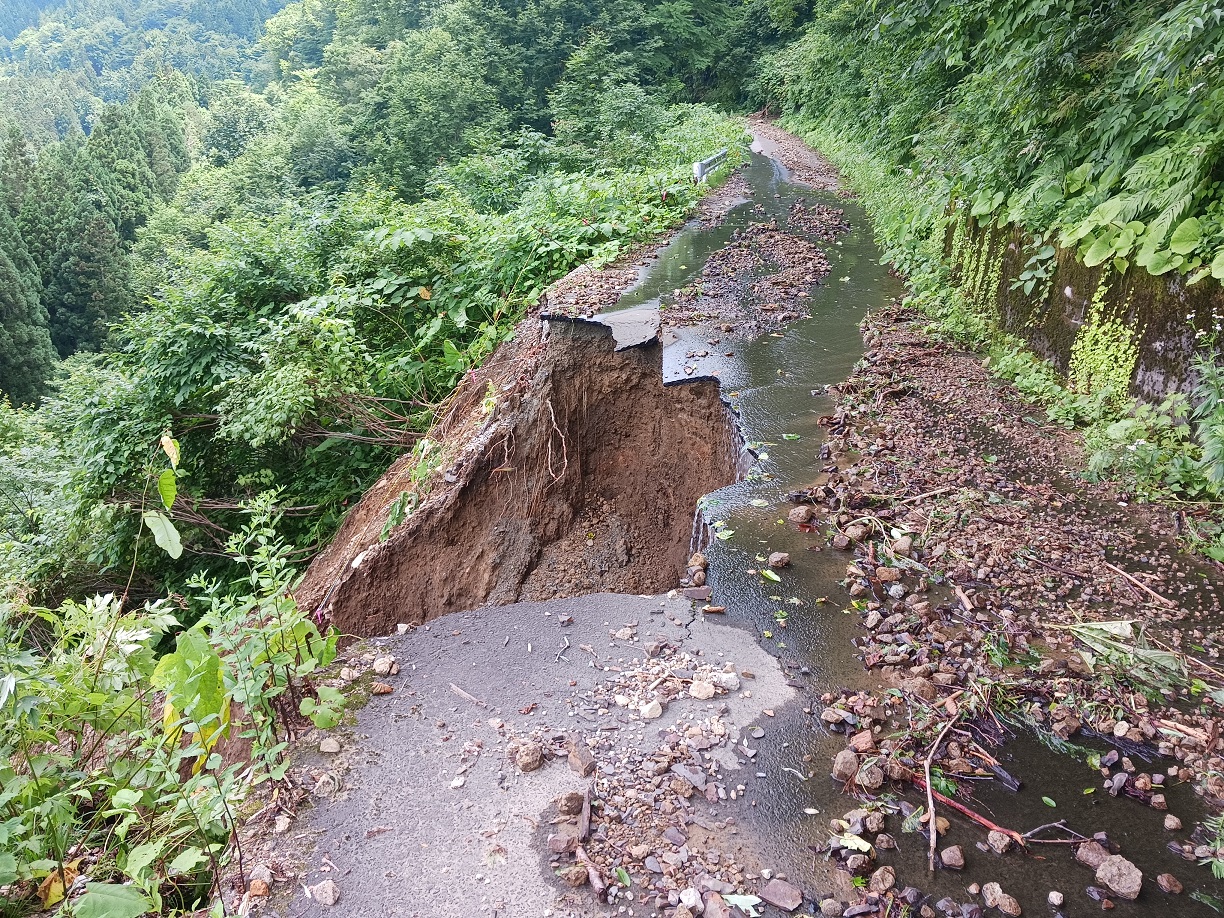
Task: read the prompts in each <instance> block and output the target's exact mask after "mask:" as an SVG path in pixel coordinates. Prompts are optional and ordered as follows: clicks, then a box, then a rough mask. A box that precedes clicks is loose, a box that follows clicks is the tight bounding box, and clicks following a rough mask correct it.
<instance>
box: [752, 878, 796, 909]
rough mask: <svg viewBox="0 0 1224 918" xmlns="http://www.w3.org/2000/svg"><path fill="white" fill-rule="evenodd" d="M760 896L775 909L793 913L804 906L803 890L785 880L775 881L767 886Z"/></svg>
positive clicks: (771, 881)
mask: <svg viewBox="0 0 1224 918" xmlns="http://www.w3.org/2000/svg"><path fill="white" fill-rule="evenodd" d="M760 896H761V898H762V899H764V900H765V901H766V902H768V903H769V904H770V905H772V906H773V907H774V908H780V909H782V911H784V912H792V911H794V910H795V909H797V908H798V907H799V906H800V905H802V904H803V890H801V889H800V888H799V887H798V886H795V885H793V884H791V883H787V882H786V881H785V880H778V879H773V880H770V881H769V882H768V883H766V884H765V888H764V889H762V890H761V892H760Z"/></svg>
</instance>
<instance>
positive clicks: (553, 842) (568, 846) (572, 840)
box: [548, 835, 578, 854]
mask: <svg viewBox="0 0 1224 918" xmlns="http://www.w3.org/2000/svg"><path fill="white" fill-rule="evenodd" d="M548 850H549V851H551V852H552V853H553V854H573V853H574V852H575V851H577V850H578V838H577V836H574V835H550V836H548Z"/></svg>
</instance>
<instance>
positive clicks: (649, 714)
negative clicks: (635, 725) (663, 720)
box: [638, 698, 663, 720]
mask: <svg viewBox="0 0 1224 918" xmlns="http://www.w3.org/2000/svg"><path fill="white" fill-rule="evenodd" d="M638 713H639V714H641V715H642V719H643V720H657V719H658V718H660V717H662V716H663V703H662V702H661V701H659V699H658V698H656V699H655V700H654V701H651V702H649V703H647V704H644V705H642V707H641V710H640V711H639V712H638Z"/></svg>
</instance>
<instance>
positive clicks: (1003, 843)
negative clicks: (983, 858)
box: [986, 829, 1012, 854]
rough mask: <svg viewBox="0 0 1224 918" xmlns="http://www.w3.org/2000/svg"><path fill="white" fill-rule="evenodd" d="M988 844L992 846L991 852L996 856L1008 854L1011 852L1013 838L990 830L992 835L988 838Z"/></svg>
mask: <svg viewBox="0 0 1224 918" xmlns="http://www.w3.org/2000/svg"><path fill="white" fill-rule="evenodd" d="M986 844H988V845H990V850H991V851H993V852H994V853H995V854H1006V853H1007V852H1008V851H1010V850H1011V846H1012V840H1011V836H1009V835H1005V834H1004V833H1002V832H999V831H996V830H995V829H991V830H990V834H989V835H987V836H986Z"/></svg>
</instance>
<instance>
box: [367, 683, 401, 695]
mask: <svg viewBox="0 0 1224 918" xmlns="http://www.w3.org/2000/svg"><path fill="white" fill-rule="evenodd" d="M394 691H395V686H393V685H388V684H387V683H386V682H372V683H371V684H370V694H371V695H390V694H391V693H392V692H394Z"/></svg>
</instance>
